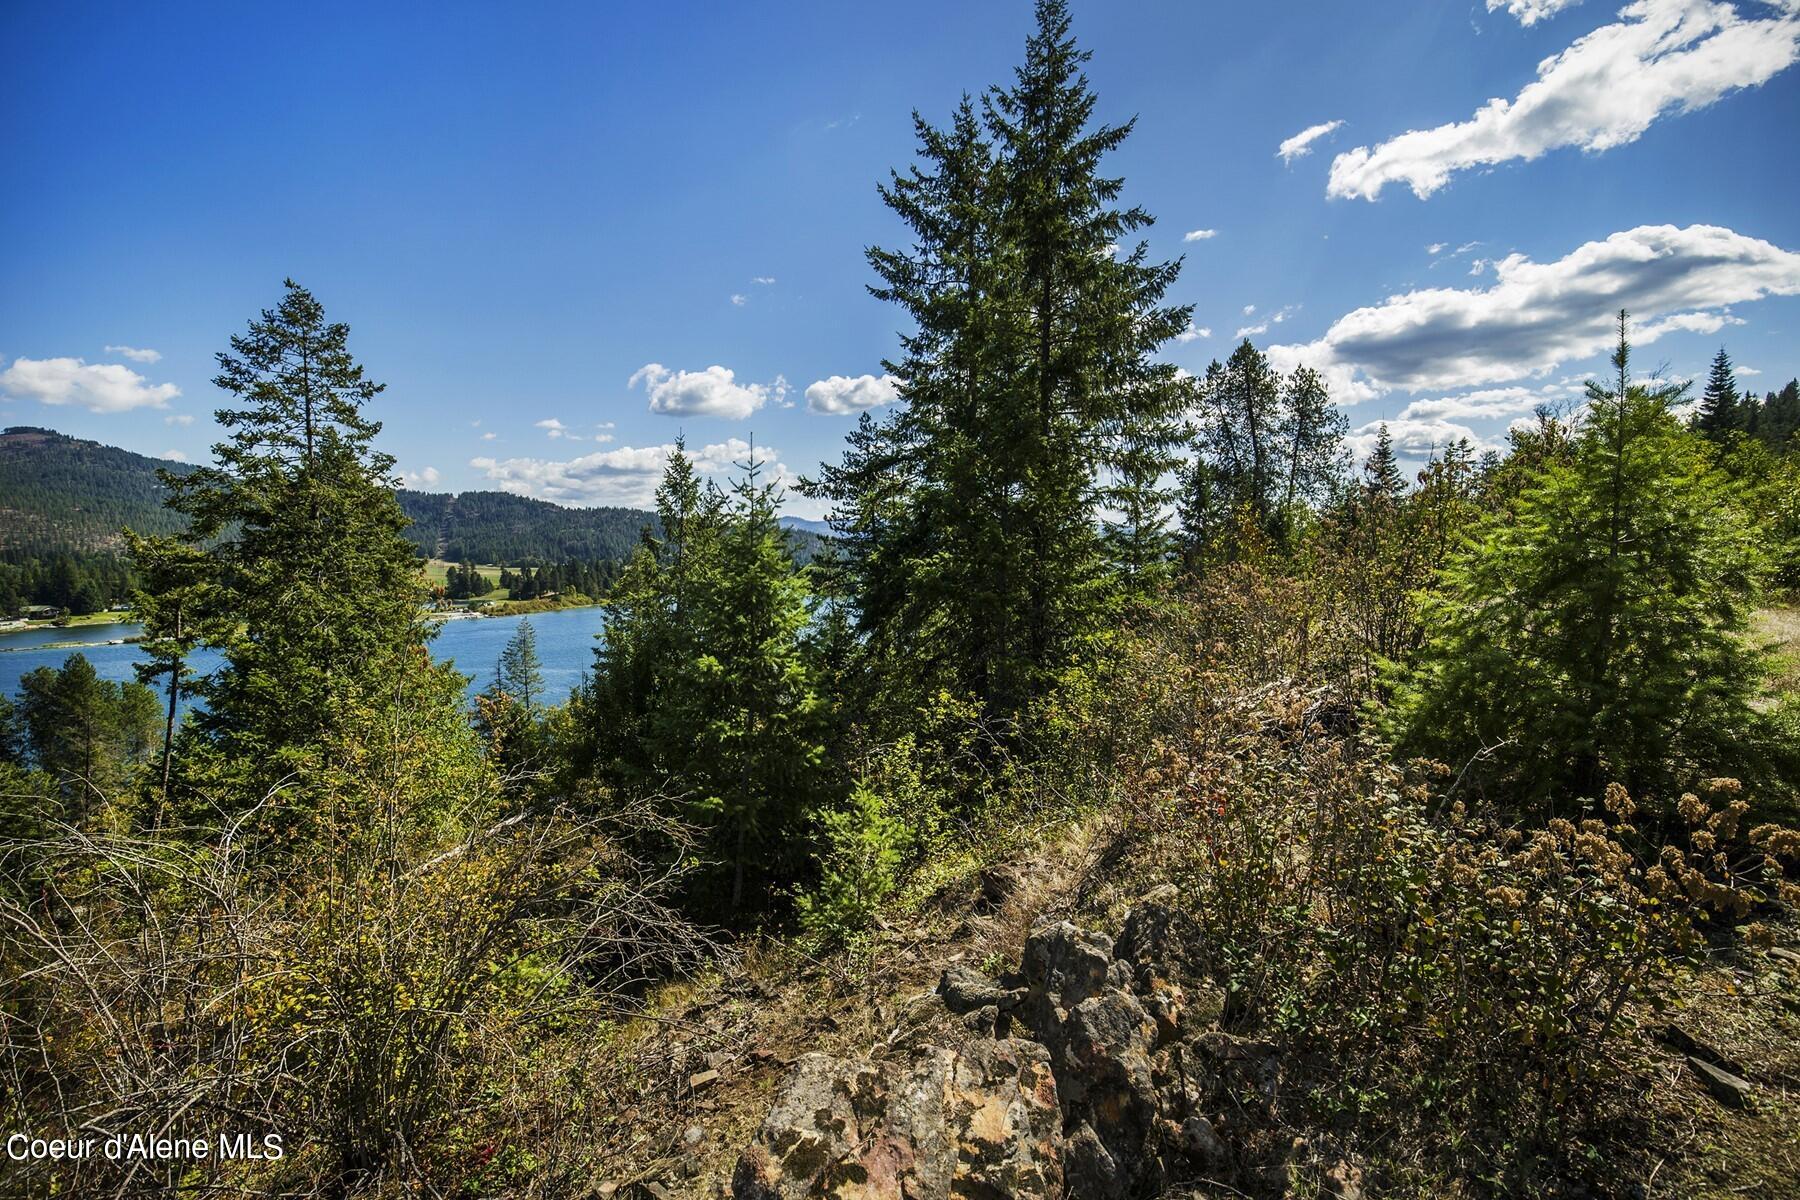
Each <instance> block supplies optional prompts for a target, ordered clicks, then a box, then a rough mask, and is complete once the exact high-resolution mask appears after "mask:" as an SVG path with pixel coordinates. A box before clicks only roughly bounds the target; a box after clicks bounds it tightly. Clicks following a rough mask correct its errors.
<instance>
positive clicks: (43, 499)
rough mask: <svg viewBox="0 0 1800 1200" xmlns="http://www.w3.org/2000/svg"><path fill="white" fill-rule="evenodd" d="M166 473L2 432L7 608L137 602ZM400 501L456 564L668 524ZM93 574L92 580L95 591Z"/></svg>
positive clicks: (582, 512)
mask: <svg viewBox="0 0 1800 1200" xmlns="http://www.w3.org/2000/svg"><path fill="white" fill-rule="evenodd" d="M159 469H162V470H169V471H173V472H175V473H176V474H186V473H187V472H188V471H189V470H190V469H191V468H189V467H188V466H187V465H185V464H183V463H178V462H174V461H172V460H170V459H160V458H151V457H149V456H147V455H143V454H135V453H133V452H131V451H129V450H121V449H119V448H118V447H116V446H107V445H103V444H101V443H99V442H94V441H87V440H85V439H82V438H74V437H70V436H68V435H67V434H63V433H57V432H56V431H55V430H51V429H41V428H37V427H35V426H25V425H20V426H14V427H12V428H9V429H7V430H5V431H4V432H0V610H5V611H10V610H12V609H14V608H16V607H17V606H18V605H20V604H25V603H38V604H55V605H59V606H62V607H73V608H75V609H76V611H92V607H94V606H103V605H105V604H108V603H112V602H114V601H118V600H123V599H125V598H126V596H127V594H128V593H129V591H130V587H131V582H132V581H131V575H130V571H129V568H128V564H127V563H126V562H125V561H124V557H125V540H124V537H123V536H122V534H121V532H120V531H121V530H123V529H125V528H130V529H133V530H136V531H137V532H139V533H143V534H170V533H175V532H177V531H178V530H180V529H182V528H183V527H185V524H186V519H185V518H184V517H182V516H180V515H179V514H177V513H174V512H172V511H171V510H169V509H167V508H165V507H164V506H163V500H164V498H165V497H166V496H167V494H168V489H167V488H166V487H164V486H163V483H162V481H161V480H160V479H159V478H158V476H157V471H158V470H159ZM396 496H397V498H398V499H399V501H400V507H401V510H402V511H404V512H405V513H406V515H407V517H409V518H410V519H411V520H412V525H411V526H409V527H408V528H407V531H406V536H407V537H408V539H409V540H411V542H412V544H413V545H414V546H415V547H416V548H417V550H418V552H419V554H420V555H421V556H422V557H426V558H439V559H447V560H449V561H452V562H465V561H466V562H478V563H495V564H505V565H509V566H515V567H517V566H526V565H530V566H541V565H543V564H546V563H569V562H583V563H597V562H606V561H622V560H624V559H625V558H628V557H630V555H631V552H632V550H633V548H635V547H636V546H637V544H638V542H639V540H640V538H641V535H642V532H643V530H644V529H645V528H646V527H648V528H650V529H651V530H655V528H656V516H655V514H654V513H649V512H644V511H642V510H640V509H634V508H565V507H563V506H562V505H560V504H551V503H549V502H548V501H544V500H533V499H531V498H529V497H526V496H514V495H510V494H508V493H505V492H463V493H460V494H455V493H448V492H414V491H406V490H401V491H399V492H397V493H396ZM783 524H784V525H786V526H788V529H789V532H788V539H789V541H790V543H791V545H792V547H793V551H794V553H795V556H796V557H797V558H799V559H800V561H802V562H805V561H808V560H810V559H811V558H812V556H813V554H814V553H815V552H816V550H817V548H818V545H819V541H820V533H819V532H818V525H819V523H817V522H805V521H801V520H799V519H797V518H790V519H788V520H785V521H784V522H783ZM84 581H85V582H87V583H89V584H90V585H91V586H88V587H86V588H85V589H83V588H82V587H81V585H82V583H83V582H84ZM78 592H80V593H82V594H83V595H84V599H83V600H80V601H78V600H77V599H76V596H77V593H78Z"/></svg>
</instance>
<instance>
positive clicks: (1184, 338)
mask: <svg viewBox="0 0 1800 1200" xmlns="http://www.w3.org/2000/svg"><path fill="white" fill-rule="evenodd" d="M1211 336H1212V330H1211V329H1209V328H1207V327H1206V326H1204V325H1196V324H1194V323H1193V322H1192V321H1189V322H1188V324H1187V328H1186V329H1184V330H1182V331H1181V332H1180V333H1178V334H1176V335H1175V340H1176V341H1178V342H1180V343H1181V344H1182V345H1184V346H1185V345H1187V343H1189V342H1196V341H1199V340H1200V339H1201V338H1209V337H1211Z"/></svg>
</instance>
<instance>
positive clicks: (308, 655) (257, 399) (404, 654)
mask: <svg viewBox="0 0 1800 1200" xmlns="http://www.w3.org/2000/svg"><path fill="white" fill-rule="evenodd" d="M285 286H286V289H287V290H286V294H285V295H284V296H283V298H282V301H281V303H280V305H279V306H277V307H276V308H274V309H268V310H264V311H263V313H262V315H261V316H260V317H259V318H258V319H257V320H254V321H252V322H251V323H250V326H249V329H248V331H247V332H246V333H243V334H240V335H238V336H235V337H233V338H232V339H231V351H230V352H228V353H221V354H220V355H219V356H218V362H219V375H218V377H217V378H216V379H215V380H214V383H215V384H216V386H218V387H219V388H220V389H221V390H223V391H225V392H227V393H228V394H229V395H230V396H231V397H232V398H233V399H234V400H236V401H237V402H238V404H239V405H241V407H235V408H224V409H220V410H219V412H218V414H217V417H218V420H219V423H220V424H221V425H223V426H224V427H225V428H226V429H228V430H230V431H231V436H230V437H229V438H228V439H227V440H226V441H224V442H221V443H219V444H218V445H216V446H214V447H213V454H214V459H215V461H214V463H212V464H211V465H208V466H203V467H200V468H199V469H197V470H195V471H193V472H192V473H189V474H182V475H176V474H172V473H167V472H165V473H164V482H165V484H166V485H167V486H168V488H169V489H170V492H171V497H170V500H169V505H170V507H171V508H173V509H175V510H176V511H177V512H179V513H182V514H184V515H185V516H186V517H188V519H189V522H190V527H189V529H188V531H187V532H186V533H185V534H184V535H182V541H183V542H184V543H185V545H187V546H188V547H190V548H192V549H193V550H194V551H196V552H198V553H201V554H203V555H204V556H205V559H206V575H207V586H206V587H205V589H204V590H203V593H202V594H203V595H204V597H205V599H206V602H207V607H206V611H204V612H203V613H201V614H199V616H200V617H201V622H202V624H203V625H204V626H205V627H206V628H207V629H208V630H209V635H208V640H209V643H210V644H213V645H216V646H218V647H219V648H220V649H221V650H222V651H223V653H224V659H225V665H224V666H223V667H222V668H221V669H220V670H218V671H217V672H215V673H214V674H213V675H211V676H209V677H207V678H204V679H201V680H197V681H196V683H195V690H196V691H197V692H198V693H199V694H200V696H201V697H202V698H203V699H204V701H205V706H204V708H203V709H202V710H199V711H198V712H197V714H196V720H197V723H198V726H199V728H200V729H201V730H202V731H203V732H204V733H205V734H206V736H207V737H208V738H210V739H211V740H212V741H213V742H214V743H215V744H217V745H218V746H219V747H220V748H221V749H223V750H225V751H226V754H225V759H226V761H228V762H230V763H232V764H234V765H235V766H236V767H238V768H241V769H243V770H246V771H248V772H249V773H251V774H253V775H256V776H258V777H261V778H265V779H272V778H275V777H278V776H279V774H280V773H282V772H283V770H284V768H283V765H282V763H283V760H284V759H285V758H286V757H287V756H288V755H289V754H290V753H293V752H297V751H299V750H300V749H302V748H304V747H306V746H309V745H316V744H318V743H319V742H320V741H321V740H322V739H323V738H324V736H325V735H326V734H328V733H329V731H330V730H331V729H332V728H333V726H334V722H335V721H336V719H337V715H338V713H339V712H340V710H341V709H342V707H343V706H344V705H346V704H347V703H350V702H352V701H356V700H361V701H363V702H373V701H374V700H375V699H376V698H378V697H380V696H381V695H383V694H384V693H389V692H391V691H392V690H393V688H394V686H395V681H396V680H397V679H398V677H399V676H400V675H401V674H402V673H403V671H404V670H405V669H407V668H408V667H409V666H411V665H414V664H416V663H418V662H422V661H423V645H424V640H425V629H424V624H423V619H422V609H421V601H422V599H423V594H424V588H423V577H422V575H421V573H420V571H419V569H418V564H417V562H416V561H415V559H414V555H413V548H412V544H411V543H410V542H409V541H408V540H407V539H406V537H405V536H404V534H403V533H402V530H403V529H404V528H405V526H406V523H407V521H406V517H405V516H404V514H403V513H402V512H401V511H400V508H399V505H398V504H397V503H396V502H395V499H394V495H393V486H394V480H393V478H392V469H393V460H392V458H390V457H389V456H388V455H386V454H382V453H380V452H378V451H376V450H375V449H373V447H372V442H373V440H374V438H375V436H376V434H377V433H378V432H379V431H380V428H381V427H380V425H379V424H377V423H376V422H374V421H371V420H369V419H368V418H367V417H366V416H365V415H364V413H363V409H364V408H365V407H366V406H367V405H368V403H369V402H370V401H372V400H373V399H374V398H375V396H377V395H378V394H379V393H380V392H381V390H382V388H381V385H379V384H376V383H374V382H372V381H370V380H369V379H368V378H367V377H366V376H365V375H364V374H363V369H362V367H361V366H359V365H357V363H356V362H355V360H354V359H352V357H351V356H350V352H349V350H348V348H347V343H348V339H349V328H348V327H347V326H345V325H343V324H331V323H328V322H327V321H326V319H325V313H324V309H323V308H322V307H321V306H320V304H319V302H318V301H317V300H315V299H314V298H313V297H312V295H311V293H309V292H307V291H306V290H305V289H304V288H301V287H300V286H299V285H298V284H296V283H294V282H293V281H292V280H289V281H287V283H286V285H285Z"/></svg>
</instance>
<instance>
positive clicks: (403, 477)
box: [400, 467, 438, 487]
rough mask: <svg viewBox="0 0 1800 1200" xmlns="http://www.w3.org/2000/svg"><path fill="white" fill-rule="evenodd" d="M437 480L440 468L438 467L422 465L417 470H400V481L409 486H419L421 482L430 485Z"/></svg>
mask: <svg viewBox="0 0 1800 1200" xmlns="http://www.w3.org/2000/svg"><path fill="white" fill-rule="evenodd" d="M437 481H438V469H437V468H436V467H420V468H419V469H418V470H417V471H402V472H400V482H401V483H403V484H405V485H406V486H407V487H419V486H420V485H421V484H422V485H424V486H426V487H429V486H431V485H432V484H434V483H436V482H437Z"/></svg>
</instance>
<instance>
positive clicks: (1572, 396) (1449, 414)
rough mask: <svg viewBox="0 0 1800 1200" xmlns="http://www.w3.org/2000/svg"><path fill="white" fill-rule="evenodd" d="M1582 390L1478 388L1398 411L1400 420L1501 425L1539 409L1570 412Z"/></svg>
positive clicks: (1564, 386) (1562, 385) (1560, 385)
mask: <svg viewBox="0 0 1800 1200" xmlns="http://www.w3.org/2000/svg"><path fill="white" fill-rule="evenodd" d="M1584 392H1585V389H1584V388H1583V387H1581V386H1580V385H1577V384H1569V383H1551V384H1545V385H1544V386H1542V387H1537V388H1528V387H1517V386H1514V387H1503V388H1482V389H1479V390H1477V391H1473V392H1463V393H1462V394H1460V395H1455V396H1440V397H1437V398H1435V399H1428V400H1414V401H1413V402H1412V403H1411V404H1408V405H1407V406H1406V407H1405V408H1403V409H1401V410H1400V419H1404V420H1419V421H1430V420H1453V421H1504V420H1508V419H1510V418H1513V417H1523V416H1527V415H1529V414H1531V413H1533V412H1535V411H1537V409H1538V408H1539V407H1548V408H1553V409H1563V408H1570V407H1573V406H1574V405H1575V404H1577V403H1578V402H1579V401H1580V399H1581V397H1582V395H1583V394H1584Z"/></svg>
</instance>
